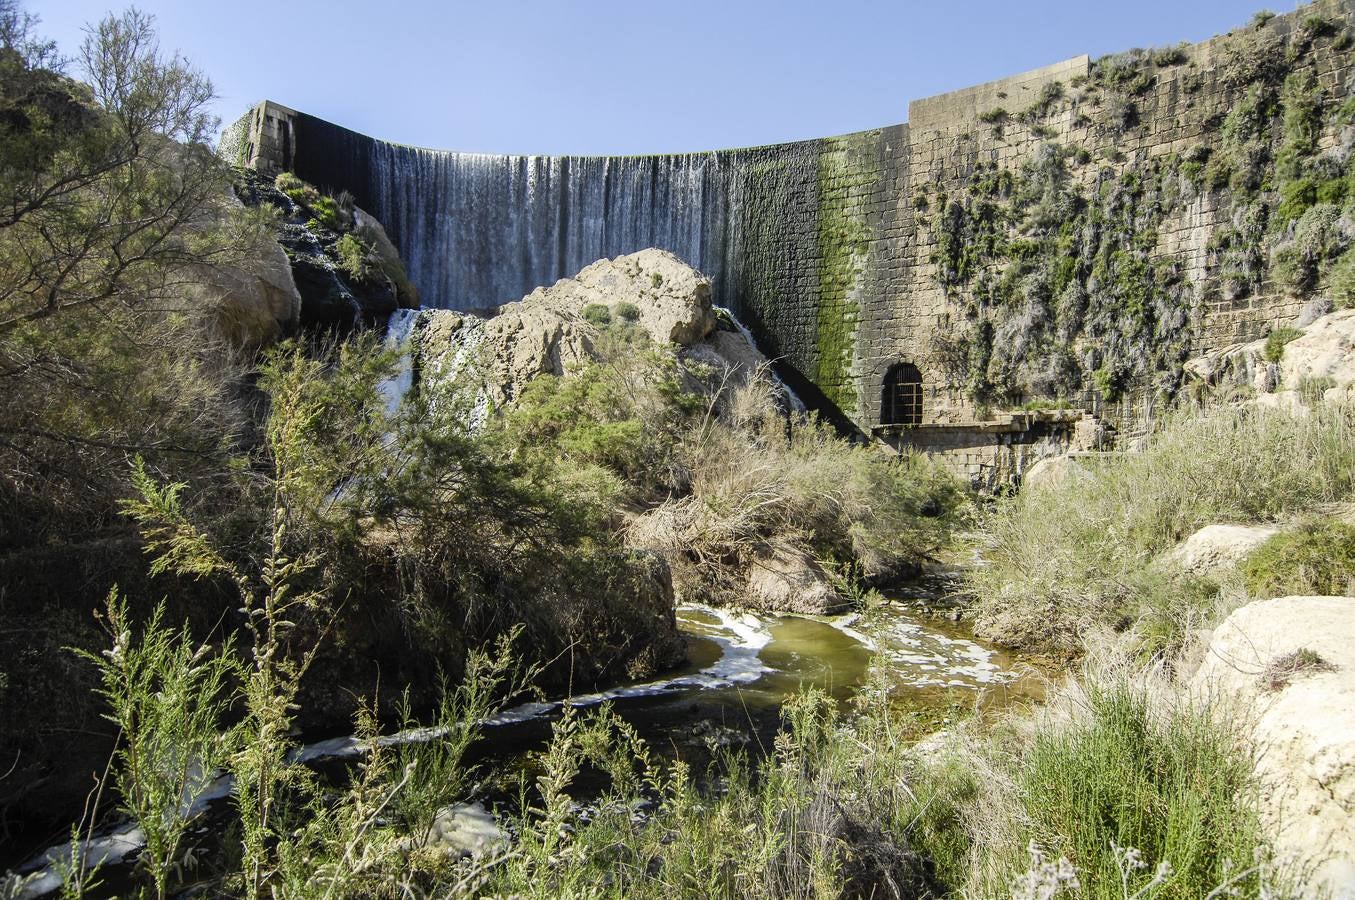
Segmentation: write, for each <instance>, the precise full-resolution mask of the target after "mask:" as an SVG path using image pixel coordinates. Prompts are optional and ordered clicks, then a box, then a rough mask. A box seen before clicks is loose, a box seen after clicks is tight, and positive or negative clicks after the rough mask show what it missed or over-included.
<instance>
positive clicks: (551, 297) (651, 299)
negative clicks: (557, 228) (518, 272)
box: [500, 248, 715, 346]
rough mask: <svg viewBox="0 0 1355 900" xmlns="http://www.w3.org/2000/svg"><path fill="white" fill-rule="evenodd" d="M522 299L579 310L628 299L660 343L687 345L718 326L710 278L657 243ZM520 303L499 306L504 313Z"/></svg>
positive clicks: (558, 309)
mask: <svg viewBox="0 0 1355 900" xmlns="http://www.w3.org/2000/svg"><path fill="white" fill-rule="evenodd" d="M517 302H519V303H522V304H525V305H527V306H536V307H544V308H546V309H550V310H554V311H556V312H558V313H561V314H563V313H574V314H576V315H578V314H582V313H583V311H584V309H585V308H587V307H589V306H593V305H600V306H604V307H607V308H608V309H609V310H615V309H616V307H617V305H618V304H621V303H629V304H631V305H633V306H635V307H636V308H637V309H638V310H639V316H640V318H639V325H640V327H641V328H643V329H644V330H645V331H646V332H647V333H648V334H649V337H650V339H651V340H653V341H655V342H656V343H659V344H679V345H682V346H687V345H688V344H693V343H695V342H697V341H700V340H702V339H703V338H705V337H706V335H708V334H710V333H711V331H712V330H713V329H714V328H715V311H714V310H713V309H712V308H711V303H710V279H709V278H707V277H706V276H704V275H702V274H701V273H700V272H698V271H697V270H696V269H694V268H692V267H691V266H689V265H687V264H686V263H685V262H683V261H682V260H680V259H678V258H677V257H676V256H674V255H673V254H671V253H669V252H668V251H667V250H657V249H654V248H650V249H648V250H641V251H639V252H638V253H631V254H629V255H627V256H618V257H617V258H616V259H600V260H598V261H597V262H595V263H593V264H592V265H590V266H587V267H586V268H584V269H583V270H582V271H580V272H579V274H578V275H575V276H574V277H573V278H562V279H560V280H559V281H557V282H556V283H555V284H553V285H551V286H550V287H541V288H537V289H536V290H534V291H532V292H531V293H530V294H528V295H527V296H526V297H524V298H522V300H520V301H517ZM515 305H516V304H515V303H509V304H506V305H505V306H503V307H500V315H502V314H503V312H504V311H505V310H506V309H508V308H510V307H512V306H515Z"/></svg>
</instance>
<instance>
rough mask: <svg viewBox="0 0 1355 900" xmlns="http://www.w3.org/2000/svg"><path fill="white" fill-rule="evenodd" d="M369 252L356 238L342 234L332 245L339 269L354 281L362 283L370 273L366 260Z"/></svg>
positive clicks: (369, 265)
mask: <svg viewBox="0 0 1355 900" xmlns="http://www.w3.org/2000/svg"><path fill="white" fill-rule="evenodd" d="M370 252H371V251H370V250H369V249H368V247H367V245H366V244H364V243H363V242H362V241H361V240H360V239H359V238H358V237H356V236H355V235H353V234H351V233H350V234H344V235H341V236H340V237H339V240H338V241H337V242H335V244H334V253H335V254H336V255H337V256H338V257H339V268H340V269H342V270H343V271H344V273H345V274H347V275H348V276H349V277H351V278H353V279H354V280H356V281H364V280H365V279H366V278H367V277H368V276H369V275H371V273H372V266H371V263H369V262H368V261H367V260H368V254H369V253H370Z"/></svg>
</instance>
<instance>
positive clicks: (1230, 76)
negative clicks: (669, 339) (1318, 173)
mask: <svg viewBox="0 0 1355 900" xmlns="http://www.w3.org/2000/svg"><path fill="white" fill-rule="evenodd" d="M1312 10H1318V11H1320V13H1321V14H1322V15H1324V16H1326V17H1328V19H1329V20H1331V21H1335V22H1338V23H1341V24H1342V25H1344V24H1348V23H1349V22H1350V21H1351V20H1352V11H1351V3H1350V2H1349V0H1320V2H1319V3H1317V4H1314V5H1312V6H1310V7H1305V8H1304V11H1303V13H1302V15H1303V16H1306V17H1308V18H1311V15H1312V13H1311V11H1312ZM1306 20H1307V19H1303V18H1301V17H1300V13H1291V14H1287V15H1282V16H1277V17H1275V18H1274V19H1272V20H1268V21H1267V22H1266V23H1265V25H1264V27H1252V26H1245V27H1241V28H1238V29H1237V30H1235V31H1234V32H1229V33H1228V34H1225V35H1221V36H1219V37H1216V38H1213V39H1211V40H1208V41H1205V42H1203V43H1200V44H1195V45H1185V44H1183V45H1179V46H1177V47H1173V48H1166V49H1161V50H1158V51H1129V52H1127V53H1124V54H1118V55H1116V56H1113V57H1106V58H1103V59H1101V60H1096V61H1093V60H1091V59H1090V58H1089V57H1087V56H1085V55H1083V56H1077V57H1073V58H1070V59H1067V60H1064V61H1062V62H1059V63H1056V64H1053V65H1050V66H1046V67H1043V68H1040V69H1036V70H1032V71H1029V72H1025V73H1022V74H1019V75H1015V76H1012V77H1010V78H1005V79H1001V80H999V81H994V82H990V83H987V84H982V85H977V86H974V87H970V88H966V89H963V90H959V91H955V92H952V93H948V94H943V95H939V96H935V97H929V98H923V99H917V100H913V101H912V102H910V103H909V104H908V107H907V109H908V121H907V123H905V124H896V125H891V126H888V127H883V128H878V129H874V130H870V131H864V132H858V133H855V134H848V135H842V136H835V137H826V138H821V139H815V140H808V141H801V142H795V143H787V144H779V145H772V146H765V147H754V148H746V149H733V150H716V151H710V152H704V153H683V154H667V155H664V154H657V155H652V156H618V157H586V156H513V155H489V154H477V153H462V152H451V151H440V150H429V149H422V148H417V147H411V146H406V145H403V144H397V143H391V142H387V141H383V140H379V139H376V138H373V137H368V136H366V135H362V134H358V133H356V132H354V131H351V130H349V129H346V128H344V127H342V126H340V125H336V124H333V123H330V122H327V121H325V120H323V119H320V118H317V117H315V116H312V115H309V114H307V113H305V112H302V111H297V110H293V109H291V108H288V107H286V106H283V105H281V104H279V103H275V102H272V101H265V102H263V103H260V104H259V105H258V106H256V107H255V108H254V109H252V110H251V111H250V112H248V113H247V114H246V115H245V116H243V117H242V118H241V119H240V120H239V121H238V122H237V123H236V124H235V125H234V126H232V127H231V128H230V129H228V131H227V134H226V136H225V137H224V138H223V141H222V150H223V153H224V154H225V155H227V156H228V157H229V158H231V159H232V160H233V161H235V162H237V163H239V164H241V165H247V166H252V167H254V168H256V169H259V170H261V171H263V172H265V173H268V174H272V173H276V172H279V171H283V170H288V171H292V172H295V173H296V174H297V175H298V176H300V177H301V178H303V179H305V180H306V181H309V182H311V183H313V184H315V185H317V186H318V187H320V188H321V189H322V190H326V191H330V192H334V193H337V192H339V191H348V192H350V193H351V194H352V195H353V197H354V198H355V200H356V202H357V204H358V205H359V206H361V207H362V208H364V209H366V210H368V211H369V212H371V213H372V214H373V215H375V216H376V217H377V218H378V219H379V220H380V221H381V222H382V223H383V224H384V225H385V227H386V229H387V231H388V232H389V234H390V236H391V238H392V239H393V240H394V242H395V244H396V245H397V247H398V248H399V249H400V251H401V254H402V256H403V257H404V259H405V261H406V264H407V267H408V269H409V273H410V276H411V279H412V280H413V282H414V283H415V284H416V286H417V287H418V289H419V291H420V294H421V297H422V300H423V303H424V304H425V305H429V306H441V307H451V308H462V309H471V308H484V307H488V306H493V305H496V304H500V303H503V302H506V301H509V300H514V299H518V298H520V297H521V296H523V295H524V294H526V293H528V292H529V291H531V290H532V289H533V288H535V287H537V286H539V285H543V284H549V283H552V282H554V281H555V280H557V279H558V278H561V277H566V276H568V275H571V274H573V273H574V272H576V271H578V270H579V269H581V268H582V267H584V266H585V265H587V264H589V263H591V262H593V261H594V260H596V259H599V258H602V257H614V256H617V255H620V254H624V253H629V252H633V251H636V250H640V249H643V248H645V247H651V246H653V247H660V248H662V249H666V250H670V251H672V252H673V253H675V254H677V255H678V256H680V257H681V258H683V259H684V260H686V261H687V262H689V263H691V264H692V265H694V266H696V267H697V268H699V269H700V270H701V271H703V272H704V273H705V274H707V275H708V276H709V277H710V278H711V280H712V283H713V289H714V295H715V301H716V302H717V303H719V304H721V305H723V306H726V307H728V308H730V309H731V310H733V311H734V312H735V313H736V314H737V315H738V317H739V318H740V319H741V320H742V321H743V322H745V323H746V324H747V325H748V327H749V328H750V329H751V331H752V333H753V334H754V335H755V336H756V338H757V340H758V343H759V345H760V346H761V347H762V349H763V350H764V351H765V352H766V353H767V355H768V356H770V357H774V358H776V359H777V360H778V364H779V366H780V369H781V373H782V375H783V376H784V377H786V378H787V380H788V381H790V382H791V384H792V386H793V387H794V388H795V389H796V390H797V391H798V392H799V393H801V394H802V395H803V396H805V397H806V399H807V400H809V401H810V402H811V405H817V406H819V407H820V408H831V409H834V410H836V411H838V412H840V413H842V415H843V416H844V417H845V419H847V420H850V422H851V423H852V424H854V425H855V426H856V427H857V428H859V429H860V430H861V431H863V432H866V433H874V434H876V435H879V436H882V437H885V438H886V439H888V440H891V441H892V442H896V443H899V444H909V445H912V446H918V447H921V448H923V449H929V450H939V451H942V452H945V453H948V454H952V455H954V457H955V461H956V462H957V465H958V466H959V467H961V469H962V471H964V472H966V473H967V474H969V475H971V476H975V475H981V474H983V470H987V469H993V468H994V467H997V468H1002V467H1003V466H1006V467H1007V468H1008V469H1012V468H1014V469H1015V470H1016V472H1015V473H1013V472H1008V473H1007V474H1008V475H1010V474H1019V469H1020V468H1021V467H1022V466H1023V465H1024V463H1023V462H1022V461H1021V459H1020V457H1021V455H1022V453H1023V452H1024V451H1021V450H1020V449H1019V448H1020V446H1022V445H1034V444H1038V443H1039V442H1040V441H1042V440H1044V439H1046V438H1047V437H1049V433H1051V432H1052V433H1055V434H1054V437H1055V438H1056V439H1058V440H1064V439H1066V437H1067V434H1066V433H1067V431H1068V427H1067V426H1068V423H1069V422H1071V421H1072V419H1074V418H1075V417H1076V416H1074V415H1072V414H1071V413H1070V412H1069V411H1070V410H1073V411H1076V410H1081V411H1082V412H1083V413H1085V414H1087V415H1093V416H1095V417H1096V418H1098V420H1105V421H1107V422H1109V423H1111V424H1112V426H1115V427H1119V428H1120V429H1121V431H1122V433H1124V432H1132V431H1133V430H1134V429H1135V428H1136V427H1141V426H1142V423H1143V422H1145V421H1146V420H1147V419H1149V418H1150V417H1151V415H1152V413H1153V409H1154V408H1155V404H1157V403H1159V402H1161V400H1162V398H1163V397H1168V398H1169V397H1170V396H1172V395H1173V394H1174V392H1175V391H1177V390H1179V389H1180V387H1181V377H1182V376H1181V370H1180V365H1181V363H1182V362H1183V361H1184V360H1185V359H1186V358H1187V357H1189V356H1193V355H1198V354H1202V353H1206V352H1210V351H1212V350H1216V349H1219V348H1221V347H1225V346H1228V345H1231V344H1234V343H1237V342H1241V341H1245V340H1253V339H1256V338H1258V337H1263V336H1265V334H1266V333H1267V332H1268V331H1269V330H1271V329H1273V328H1275V327H1278V326H1282V325H1287V324H1290V323H1292V322H1294V321H1295V320H1296V319H1297V318H1298V316H1299V315H1300V312H1301V309H1302V307H1303V303H1304V301H1305V299H1306V298H1304V297H1302V296H1295V295H1294V294H1293V292H1286V291H1283V290H1280V289H1278V288H1277V287H1276V286H1275V285H1274V284H1272V283H1271V281H1270V280H1269V279H1268V278H1267V277H1266V275H1265V273H1264V272H1262V273H1260V274H1254V275H1253V276H1251V280H1250V282H1249V283H1247V284H1245V285H1244V286H1243V288H1242V289H1235V287H1234V286H1233V285H1232V284H1231V283H1228V279H1229V278H1232V275H1230V274H1229V273H1230V271H1231V270H1230V268H1229V266H1230V263H1229V261H1228V260H1226V259H1224V255H1225V254H1223V253H1221V252H1220V249H1219V248H1220V245H1221V244H1224V243H1226V240H1227V239H1228V236H1229V235H1230V234H1231V233H1232V232H1233V231H1234V230H1235V220H1238V219H1239V217H1240V216H1241V215H1242V213H1243V212H1244V209H1243V208H1244V206H1245V202H1244V201H1246V198H1244V197H1241V196H1239V195H1238V194H1237V192H1236V191H1235V190H1234V188H1233V187H1232V186H1230V185H1228V184H1227V183H1226V181H1225V182H1220V181H1218V180H1217V179H1216V180H1213V181H1210V180H1209V179H1208V178H1206V177H1205V176H1204V174H1202V173H1203V171H1204V169H1205V167H1206V166H1205V162H1206V160H1207V158H1208V156H1209V154H1210V153H1211V152H1212V149H1211V148H1213V147H1214V146H1216V145H1219V144H1220V143H1221V142H1222V141H1223V138H1222V136H1221V135H1222V129H1223V123H1224V121H1225V119H1226V117H1227V115H1228V113H1229V112H1230V110H1231V109H1232V108H1233V107H1235V106H1236V105H1237V103H1238V101H1239V99H1240V98H1242V97H1245V96H1246V95H1247V92H1248V91H1249V90H1256V89H1257V88H1258V85H1260V86H1261V87H1265V86H1266V85H1267V84H1269V85H1270V87H1271V88H1273V89H1274V90H1275V91H1276V93H1277V95H1278V85H1274V84H1271V83H1270V82H1265V84H1261V82H1259V81H1258V79H1261V80H1262V81H1264V79H1267V78H1269V79H1272V80H1273V78H1274V75H1273V73H1271V74H1267V73H1264V72H1261V71H1260V70H1257V71H1256V72H1251V73H1248V72H1244V73H1242V74H1239V73H1238V71H1237V67H1236V65H1234V64H1232V63H1230V60H1235V59H1237V58H1239V57H1240V56H1242V55H1246V54H1249V55H1251V56H1256V55H1257V54H1261V55H1264V54H1265V53H1267V52H1269V51H1267V50H1266V49H1265V48H1266V46H1268V45H1267V44H1266V42H1267V41H1272V42H1273V41H1280V40H1286V41H1288V40H1291V38H1292V39H1293V40H1298V39H1300V38H1303V34H1302V29H1303V27H1305V26H1304V25H1303V22H1304V21H1306ZM1305 40H1306V39H1305ZM1338 44H1339V42H1338V41H1335V40H1332V39H1330V38H1327V37H1322V36H1315V37H1314V38H1313V39H1312V40H1310V41H1307V42H1306V44H1305V46H1306V49H1305V53H1304V55H1303V57H1302V59H1301V60H1300V62H1301V63H1302V64H1303V65H1305V66H1309V65H1310V66H1311V67H1312V70H1313V73H1314V75H1313V77H1314V78H1315V79H1316V80H1317V82H1318V83H1319V84H1321V85H1322V87H1323V90H1324V102H1325V103H1326V104H1327V105H1329V106H1331V107H1333V108H1334V107H1335V106H1336V105H1337V104H1339V103H1340V102H1341V101H1342V100H1343V99H1344V97H1345V94H1346V85H1345V84H1344V81H1343V80H1342V79H1341V78H1340V77H1339V73H1340V72H1341V71H1343V69H1342V67H1343V65H1344V62H1343V60H1344V55H1343V54H1344V47H1343V46H1338ZM1268 89H1270V88H1268ZM1279 129H1280V123H1279V120H1278V117H1277V119H1276V121H1275V122H1273V123H1272V132H1273V134H1272V136H1271V137H1272V138H1273V140H1275V141H1278V140H1279ZM1338 132H1339V128H1338V126H1337V124H1336V123H1331V124H1329V125H1328V126H1326V127H1325V129H1324V132H1323V136H1322V143H1323V146H1325V147H1330V146H1334V145H1335V144H1336V143H1338V140H1339V138H1338ZM1183 173H1188V174H1183ZM1041 179H1044V180H1046V181H1048V185H1047V186H1044V187H1042V186H1041V184H1042V183H1041ZM1144 183H1149V184H1150V185H1151V187H1152V190H1151V191H1150V192H1149V193H1148V194H1145V193H1144V192H1143V191H1142V190H1141V189H1139V187H1136V186H1141V185H1143V184H1144ZM1037 190H1044V191H1045V196H1046V197H1047V198H1048V199H1047V200H1040V201H1039V202H1041V203H1046V204H1047V205H1048V206H1049V207H1050V208H1051V209H1057V210H1060V211H1059V212H1058V215H1060V216H1062V217H1063V219H1062V220H1061V221H1054V222H1048V221H1037V220H1036V219H1035V218H1034V216H1035V212H1036V209H1035V203H1036V200H1035V199H1033V198H1035V197H1036V193H1037ZM1126 205H1128V208H1126ZM1108 222H1110V223H1112V224H1114V223H1116V222H1120V223H1129V224H1123V225H1119V224H1117V225H1115V227H1122V228H1123V229H1125V230H1123V231H1121V232H1119V233H1116V234H1114V235H1110V234H1109V232H1108V231H1107V228H1108V227H1109V226H1108V225H1107V223H1108ZM1057 235H1062V236H1061V237H1058V239H1057V240H1056V239H1055V238H1056V236H1057ZM1112 238H1113V240H1112ZM1059 241H1062V243H1059ZM1126 245H1129V246H1131V247H1133V253H1132V256H1129V255H1126V254H1121V255H1120V256H1118V257H1114V258H1112V253H1111V252H1110V251H1109V250H1107V249H1106V248H1107V247H1123V246H1126ZM1060 267H1061V268H1060ZM1055 269H1058V271H1057V272H1055V271H1053V270H1055ZM1164 346H1165V347H1167V349H1166V350H1163V349H1161V348H1162V347H1164ZM1145 348H1153V349H1152V350H1151V352H1150V351H1149V350H1146V349H1145ZM1045 401H1048V402H1049V406H1050V407H1055V406H1057V407H1058V408H1060V409H1062V410H1063V411H1064V412H1063V414H1061V415H1045V414H1041V415H1037V416H1035V417H1034V418H1032V417H1031V416H1029V415H1027V416H1025V417H1024V418H1022V417H1021V416H1020V415H1018V413H1019V412H1020V411H1021V410H1023V409H1025V410H1029V408H1030V407H1031V406H1032V405H1034V406H1039V405H1040V404H1041V403H1044V402H1045ZM1004 446H1005V447H1006V448H1007V449H1002V448H1003V447H1004ZM995 448H996V449H995ZM1012 448H1016V449H1012ZM1031 452H1032V453H1038V452H1042V451H1038V450H1032V451H1031ZM1013 453H1014V454H1016V456H1015V457H1013V456H1012V454H1013ZM998 457H1002V459H999V458H998ZM988 474H989V475H991V474H992V472H989V473H988ZM984 477H987V476H984Z"/></svg>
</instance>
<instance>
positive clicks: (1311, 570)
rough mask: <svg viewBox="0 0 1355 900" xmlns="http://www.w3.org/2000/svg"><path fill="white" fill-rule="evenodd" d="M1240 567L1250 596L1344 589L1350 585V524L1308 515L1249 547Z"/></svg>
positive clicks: (1353, 543) (1353, 532) (1354, 563)
mask: <svg viewBox="0 0 1355 900" xmlns="http://www.w3.org/2000/svg"><path fill="white" fill-rule="evenodd" d="M1241 570H1242V574H1243V577H1244V579H1245V580H1246V585H1247V591H1248V593H1250V594H1251V595H1252V596H1253V597H1280V596H1285V595H1292V594H1333V595H1335V594H1349V593H1351V592H1352V590H1355V526H1352V525H1349V524H1346V523H1345V522H1340V521H1337V520H1335V519H1309V520H1307V521H1305V522H1303V523H1302V524H1300V525H1299V526H1298V527H1297V528H1294V529H1292V530H1288V531H1283V532H1281V533H1280V534H1277V535H1275V536H1274V537H1272V538H1271V539H1270V540H1268V541H1266V542H1265V543H1264V544H1262V545H1261V546H1260V547H1258V548H1256V549H1255V550H1253V551H1252V552H1251V553H1250V554H1249V555H1248V556H1247V558H1246V559H1244V560H1243V561H1242V565H1241Z"/></svg>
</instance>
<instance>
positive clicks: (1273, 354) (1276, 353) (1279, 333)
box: [1262, 325, 1303, 363]
mask: <svg viewBox="0 0 1355 900" xmlns="http://www.w3.org/2000/svg"><path fill="white" fill-rule="evenodd" d="M1302 334H1303V332H1302V331H1300V330H1298V329H1297V328H1290V327H1289V326H1287V325H1284V326H1281V327H1279V328H1272V329H1271V331H1270V334H1268V335H1266V346H1265V350H1264V351H1262V356H1263V357H1264V358H1265V360H1266V362H1273V363H1277V362H1279V361H1280V360H1281V359H1283V358H1284V348H1285V346H1286V345H1287V344H1288V343H1289V342H1290V341H1292V340H1294V339H1295V338H1298V337H1299V336H1301V335H1302Z"/></svg>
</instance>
